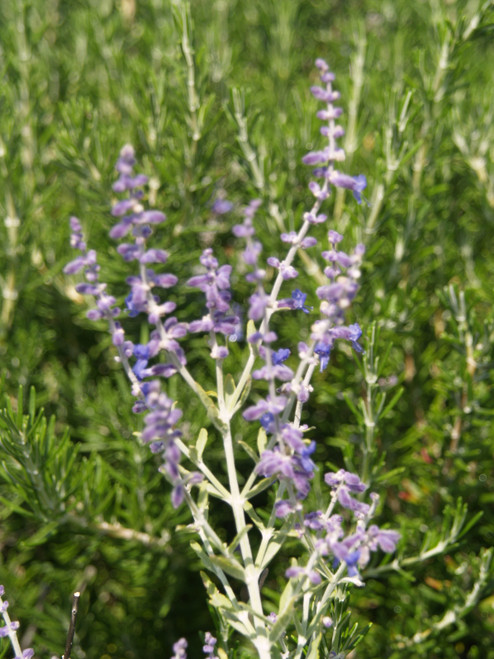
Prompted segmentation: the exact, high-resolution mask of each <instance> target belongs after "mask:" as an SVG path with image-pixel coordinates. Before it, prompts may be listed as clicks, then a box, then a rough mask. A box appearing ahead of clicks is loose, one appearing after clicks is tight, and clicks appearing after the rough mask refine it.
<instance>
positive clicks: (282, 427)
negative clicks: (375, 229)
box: [233, 60, 366, 516]
mask: <svg viewBox="0 0 494 659" xmlns="http://www.w3.org/2000/svg"><path fill="white" fill-rule="evenodd" d="M316 64H317V66H318V68H319V70H320V77H321V82H322V84H323V85H324V87H319V86H317V87H312V90H311V91H312V93H313V94H314V96H315V97H316V98H317V99H318V100H321V101H323V102H324V103H325V109H324V110H320V111H318V113H317V116H318V118H319V119H321V120H323V121H324V122H325V125H324V126H323V127H322V128H321V133H322V135H323V136H324V137H326V138H327V146H326V147H325V148H324V149H322V150H320V151H311V152H310V153H308V154H307V155H306V156H304V158H303V161H304V162H305V163H306V164H309V165H318V167H317V168H316V169H315V170H314V176H315V178H316V179H317V180H318V181H320V180H321V179H322V182H317V181H311V183H310V184H309V189H310V191H311V193H312V195H313V196H314V197H315V201H314V203H313V206H312V208H311V209H310V211H308V212H306V213H305V214H304V216H303V222H302V226H301V228H300V230H299V231H298V232H295V231H291V232H290V233H284V234H282V236H281V238H282V241H283V242H284V243H286V244H288V245H289V250H288V254H287V255H286V257H285V258H284V259H280V258H278V257H275V256H270V257H268V258H267V261H266V263H267V265H268V266H271V267H272V268H275V270H277V276H276V279H275V282H274V284H273V286H272V288H271V292H270V294H268V293H267V292H266V288H265V281H266V278H267V270H266V268H264V267H262V265H260V255H261V251H262V248H261V244H260V243H259V241H257V240H256V238H255V229H254V224H253V218H254V214H255V212H256V210H257V209H258V207H259V202H258V201H257V200H256V201H255V202H251V204H249V206H247V208H246V209H245V210H244V220H243V222H242V224H238V225H236V226H234V228H233V233H234V235H235V236H237V237H239V238H244V239H245V243H246V247H245V250H244V252H243V260H244V262H245V264H246V265H247V266H248V267H249V272H248V274H247V276H246V279H247V281H249V282H252V283H254V284H255V286H256V290H255V292H254V293H253V295H251V297H250V298H249V312H248V316H249V318H250V319H251V320H254V321H258V322H260V325H259V328H258V330H257V331H256V332H253V333H251V334H250V336H249V341H250V342H251V343H254V344H255V345H256V346H257V350H258V353H259V355H260V357H261V358H262V359H263V360H264V362H265V364H264V366H262V367H261V368H260V369H257V370H255V371H254V372H253V374H252V376H253V378H254V379H263V380H265V381H266V382H267V383H268V395H267V396H266V398H264V399H261V400H259V401H258V402H257V403H256V404H255V405H253V406H251V407H249V408H248V409H246V410H245V411H244V413H243V416H244V418H245V419H246V420H248V421H252V420H259V422H260V423H261V425H262V426H263V428H264V429H265V430H266V432H267V433H269V434H271V435H272V436H271V439H270V442H269V445H268V447H267V449H266V451H265V452H264V453H263V455H261V459H260V461H259V463H258V464H257V466H256V471H257V473H258V474H261V475H263V476H265V477H270V476H277V477H278V478H279V480H280V481H281V483H282V484H283V485H284V486H285V488H286V489H287V490H288V493H289V500H279V501H278V502H277V504H276V513H277V515H279V516H284V515H286V514H288V513H289V512H293V511H294V510H296V509H297V500H299V499H303V498H305V497H306V496H307V494H308V492H309V489H310V484H309V481H310V479H311V478H312V477H313V474H314V463H313V461H312V459H311V458H310V457H309V456H310V455H312V454H313V452H314V450H315V444H314V442H307V441H306V440H304V439H303V438H302V432H301V430H300V428H299V426H300V417H301V411H302V406H303V405H304V404H305V403H306V402H307V401H308V399H309V396H310V393H311V392H312V385H311V378H312V375H313V372H314V369H315V367H316V366H317V365H319V368H320V370H321V371H324V369H325V368H326V367H327V365H328V363H329V359H330V354H331V351H332V349H333V346H334V342H335V340H336V339H345V340H347V341H349V342H350V344H351V345H352V347H353V348H354V349H355V351H356V352H362V347H361V346H360V344H359V343H358V339H359V338H360V336H361V334H362V331H361V329H360V326H359V325H358V323H353V324H350V325H348V326H347V325H345V324H344V323H345V313H346V311H347V310H348V307H349V306H350V304H351V302H352V300H353V298H354V297H355V295H356V292H357V290H358V279H359V277H360V266H361V262H362V256H363V254H364V251H365V250H364V246H363V245H357V247H356V248H355V249H354V251H353V252H352V253H351V254H347V253H345V252H343V251H341V250H339V249H338V244H339V243H340V242H341V240H342V239H343V237H342V236H341V235H340V234H339V233H337V232H336V231H335V230H333V229H330V230H329V231H328V234H327V235H328V242H329V249H327V250H325V251H323V252H322V258H323V259H324V260H325V261H326V262H327V264H328V265H327V266H326V267H325V268H324V273H325V275H326V277H327V278H328V284H327V285H324V286H320V287H319V288H318V289H317V291H316V294H317V297H318V298H319V300H320V304H319V314H318V315H319V317H318V319H317V320H314V321H313V323H312V326H311V335H310V338H311V342H310V344H306V343H305V342H299V345H298V356H299V360H300V361H299V366H298V369H297V371H296V372H294V371H293V370H292V369H291V368H290V367H289V366H287V365H285V364H284V363H283V362H284V361H285V360H286V359H288V357H289V355H290V351H289V349H288V348H278V349H276V348H274V347H273V344H274V343H275V342H276V340H277V335H276V333H275V332H274V331H273V330H272V329H271V328H270V319H271V316H272V315H273V314H274V313H276V312H279V311H284V310H292V311H302V312H303V313H305V314H310V313H311V312H312V307H311V306H308V305H307V304H306V299H307V294H306V293H304V292H303V291H301V290H300V289H299V288H295V289H293V290H292V292H291V296H290V297H288V298H279V293H280V290H281V287H282V285H283V284H284V283H285V282H289V281H290V280H293V279H295V278H296V277H297V276H298V272H297V270H296V269H295V268H294V267H293V260H294V257H295V255H296V252H297V251H298V249H308V248H311V247H314V246H315V245H317V239H316V238H315V237H313V236H310V235H308V233H309V231H310V230H311V229H312V227H313V226H314V225H318V224H321V223H323V222H325V221H326V220H327V216H326V215H325V214H324V213H321V212H320V208H321V204H322V202H323V201H324V200H325V199H326V198H327V197H328V196H329V194H330V192H331V186H337V187H343V188H349V189H351V190H352V191H353V193H354V196H355V198H356V200H357V201H358V203H361V201H362V198H361V192H362V190H363V189H364V188H365V185H366V181H365V177H364V176H357V177H350V176H348V175H346V174H342V173H341V172H339V171H337V170H335V163H336V162H341V161H343V160H344V158H345V154H344V151H343V149H341V148H340V147H338V146H337V139H338V138H340V137H341V136H342V135H343V129H342V128H341V127H340V126H339V125H337V123H336V119H337V118H338V117H339V116H340V115H341V108H338V107H336V106H335V105H334V102H335V101H336V100H337V99H338V98H339V93H338V92H336V91H334V90H333V88H332V82H333V80H334V76H333V74H332V73H330V72H329V70H328V66H327V64H326V63H325V62H324V61H323V60H318V61H317V63H316ZM276 381H281V382H282V385H281V386H280V385H279V384H278V383H277V382H276ZM294 405H295V419H294V421H293V422H291V423H289V415H290V412H291V410H292V409H293V406H294Z"/></svg>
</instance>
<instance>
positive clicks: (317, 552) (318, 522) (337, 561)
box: [285, 469, 400, 585]
mask: <svg viewBox="0 0 494 659" xmlns="http://www.w3.org/2000/svg"><path fill="white" fill-rule="evenodd" d="M324 480H325V482H326V484H327V485H329V487H330V488H331V500H330V503H329V506H328V508H327V510H326V511H325V512H322V511H321V510H317V511H314V512H311V513H307V514H305V515H304V521H303V528H300V527H299V529H298V530H299V533H300V535H301V537H302V536H303V535H304V534H306V533H310V534H311V541H310V543H309V544H310V546H312V547H313V548H314V550H313V553H312V555H311V556H310V557H309V560H308V562H307V565H306V567H301V566H298V565H297V566H291V567H290V568H288V570H287V571H286V573H285V574H286V576H287V577H307V578H308V579H309V580H310V582H311V583H313V584H318V583H320V581H321V571H323V570H324V566H325V563H326V561H327V559H328V557H332V558H333V565H334V567H338V566H339V565H342V566H344V567H345V568H346V570H347V573H348V576H349V577H351V578H352V580H353V583H355V584H357V585H363V583H362V581H361V578H360V574H359V568H364V567H365V566H366V565H367V564H368V562H369V560H370V554H371V552H375V551H377V550H378V549H381V550H382V551H384V552H386V553H391V552H393V551H395V549H396V543H397V542H398V540H399V538H400V534H399V533H398V532H397V531H393V530H388V529H380V528H379V527H378V526H377V525H375V524H371V525H370V526H369V522H370V520H371V519H372V517H373V516H374V513H375V509H376V506H377V503H378V501H379V496H378V495H377V494H376V493H374V492H372V493H371V494H370V499H371V502H372V503H371V504H367V503H364V502H362V501H359V500H358V499H356V498H355V497H354V496H352V495H356V494H357V495H358V494H361V493H362V492H364V491H365V490H366V489H367V486H366V485H365V484H364V483H362V481H361V480H360V478H359V477H358V476H357V475H356V474H352V473H350V472H348V471H345V470H344V469H340V470H339V471H338V472H336V473H328V474H326V475H325V476H324ZM337 503H339V504H340V506H341V507H342V508H345V509H347V510H349V511H350V512H351V514H352V516H353V521H354V523H355V526H354V529H353V531H352V532H351V533H349V534H347V533H346V531H345V526H344V519H343V516H342V515H340V514H337V513H334V512H333V511H334V508H335V505H336V504H337Z"/></svg>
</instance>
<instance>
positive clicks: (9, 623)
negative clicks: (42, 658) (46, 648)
mask: <svg viewBox="0 0 494 659" xmlns="http://www.w3.org/2000/svg"><path fill="white" fill-rule="evenodd" d="M4 594H5V588H4V587H3V586H0V614H1V616H2V618H3V620H4V623H5V624H4V625H3V627H0V637H1V638H5V637H6V636H8V637H9V639H10V642H11V644H12V648H13V649H14V652H15V653H16V654H15V657H14V659H31V657H33V656H34V650H32V649H31V648H27V649H26V650H21V647H20V645H19V641H18V640H17V630H18V629H19V623H18V622H17V621H16V620H11V619H10V616H9V614H8V612H7V609H8V608H9V603H8V601H7V600H4V599H2V598H3V596H4Z"/></svg>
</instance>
